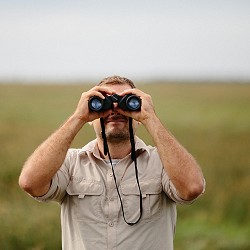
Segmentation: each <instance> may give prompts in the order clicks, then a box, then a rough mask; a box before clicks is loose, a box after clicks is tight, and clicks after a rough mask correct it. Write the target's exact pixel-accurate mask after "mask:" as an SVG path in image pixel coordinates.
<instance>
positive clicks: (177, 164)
mask: <svg viewBox="0 0 250 250" xmlns="http://www.w3.org/2000/svg"><path fill="white" fill-rule="evenodd" d="M144 125H145V127H146V129H147V130H148V132H149V133H150V135H151V136H152V138H153V141H154V143H155V145H156V147H157V149H158V152H159V156H160V158H161V161H162V163H163V166H164V169H165V171H166V172H167V174H168V176H169V178H170V180H171V181H172V183H173V184H174V186H175V188H176V190H177V192H178V195H179V196H180V197H181V198H182V199H183V200H193V199H194V198H196V197H197V196H199V195H200V194H201V193H202V191H203V189H204V178H203V175H202V172H201V169H200V167H199V166H198V164H197V162H196V161H195V159H194V157H193V156H192V155H191V154H189V153H188V152H187V150H186V149H185V148H184V147H183V146H182V145H181V144H180V143H179V142H178V141H177V140H176V139H175V138H174V136H173V135H172V134H171V133H170V132H169V131H168V130H167V129H166V128H165V127H164V126H163V125H162V123H161V122H160V120H159V119H158V118H157V117H156V116H152V117H151V118H150V119H149V120H147V121H145V122H144Z"/></svg>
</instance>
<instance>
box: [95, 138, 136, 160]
mask: <svg viewBox="0 0 250 250" xmlns="http://www.w3.org/2000/svg"><path fill="white" fill-rule="evenodd" d="M97 143H98V148H99V151H100V154H101V157H102V158H104V159H108V155H104V148H103V140H102V139H97ZM108 148H109V153H110V156H111V158H112V159H122V158H124V157H125V156H127V155H128V154H130V152H131V144H130V141H129V140H126V141H121V142H117V143H114V142H112V143H111V142H108Z"/></svg>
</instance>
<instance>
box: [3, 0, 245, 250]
mask: <svg viewBox="0 0 250 250" xmlns="http://www.w3.org/2000/svg"><path fill="white" fill-rule="evenodd" d="M249 13H250V1H248V0H237V1H235V0H209V1H208V0H204V1H203V0H189V1H185V0H177V1H170V0H155V1H148V0H127V1H117V0H106V1H101V0H84V1H80V0H71V1H70V0H61V1H49V0H43V1H32V0H22V1H17V0H1V1H0V141H1V147H0V250H2V249H3V250H16V249H18V250H19V249H20V250H22V249H23V250H27V249H28V250H45V249H51V250H54V249H60V248H61V229H60V207H59V205H58V204H56V203H48V204H42V203H38V202H36V201H34V200H33V199H32V198H30V197H29V196H28V195H27V194H25V193H24V192H23V191H22V190H21V189H20V188H19V186H18V177H19V174H20V171H21V169H22V166H23V163H24V162H25V160H26V159H27V157H28V156H29V155H30V154H31V153H32V152H33V151H34V149H35V148H36V147H37V146H38V145H39V144H40V143H41V142H42V141H43V140H44V139H46V138H47V137H48V136H49V135H50V134H51V133H52V132H53V131H55V130H56V129H57V128H58V127H59V126H60V125H61V124H62V123H63V122H64V121H65V120H66V119H67V118H68V117H69V116H70V115H71V114H72V112H73V111H74V109H75V107H76V105H77V103H78V100H79V98H80V95H81V93H82V92H83V91H85V90H87V89H89V88H90V87H92V86H93V85H94V84H96V83H97V82H99V81H100V80H101V79H102V78H104V77H106V76H110V75H121V76H125V77H128V78H130V79H131V80H133V81H134V83H135V84H136V85H137V86H138V88H140V89H142V90H143V91H145V92H147V93H149V94H150V95H151V96H152V98H153V101H154V105H155V109H156V112H157V114H158V116H159V117H160V119H161V121H162V122H163V123H164V125H165V126H166V127H167V128H168V129H169V130H170V131H171V132H172V133H173V134H174V135H175V137H176V138H177V139H178V140H179V141H180V142H181V143H182V144H183V145H184V146H185V147H186V148H187V149H188V150H189V151H190V152H191V153H192V154H193V155H194V156H195V158H196V159H197V161H198V162H199V163H200V166H201V168H202V170H203V172H204V175H205V178H206V182H207V187H206V192H205V194H204V195H203V196H202V197H201V198H200V199H199V200H198V201H197V202H195V203H194V204H192V205H190V206H178V221H177V230H176V236H175V241H174V244H175V249H176V250H217V249H218V250H235V249H236V250H238V249H239V250H248V249H250V199H249V191H250V153H249V151H250V115H249V114H250V84H249V83H250V70H249V69H250V66H249V65H250V46H249V44H250V15H249ZM138 134H139V136H140V137H141V138H142V139H144V140H145V142H146V143H149V144H152V140H151V138H150V136H149V135H148V134H147V132H146V131H145V129H144V128H143V127H140V128H139V131H138ZM94 136H95V135H94V133H93V131H92V128H91V127H90V126H88V125H86V126H85V127H84V128H83V129H82V130H81V131H80V133H79V134H78V136H77V137H76V139H75V141H74V143H73V145H72V146H73V147H82V146H83V145H84V144H86V143H87V142H88V141H89V140H91V139H93V138H94Z"/></svg>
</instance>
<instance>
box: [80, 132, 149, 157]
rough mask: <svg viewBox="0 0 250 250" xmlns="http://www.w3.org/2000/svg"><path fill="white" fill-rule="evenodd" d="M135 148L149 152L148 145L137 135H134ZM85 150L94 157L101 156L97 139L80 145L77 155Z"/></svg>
mask: <svg viewBox="0 0 250 250" xmlns="http://www.w3.org/2000/svg"><path fill="white" fill-rule="evenodd" d="M135 150H136V151H140V150H142V151H147V153H148V154H149V149H148V146H147V145H146V144H145V143H144V141H143V140H141V139H140V138H139V137H137V136H135ZM86 152H90V153H92V154H93V155H94V156H95V157H97V158H101V156H100V152H99V149H98V147H97V139H95V140H93V141H90V142H89V143H88V144H86V145H85V146H84V147H82V148H81V149H80V151H79V155H82V154H85V153H86Z"/></svg>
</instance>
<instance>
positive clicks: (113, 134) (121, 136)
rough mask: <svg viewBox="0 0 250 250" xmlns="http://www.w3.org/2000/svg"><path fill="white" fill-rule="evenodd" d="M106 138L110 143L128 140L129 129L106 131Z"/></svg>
mask: <svg viewBox="0 0 250 250" xmlns="http://www.w3.org/2000/svg"><path fill="white" fill-rule="evenodd" d="M106 138H107V141H108V142H110V143H122V142H124V141H128V140H129V131H128V130H127V129H123V130H116V131H114V130H113V131H107V132H106Z"/></svg>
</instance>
